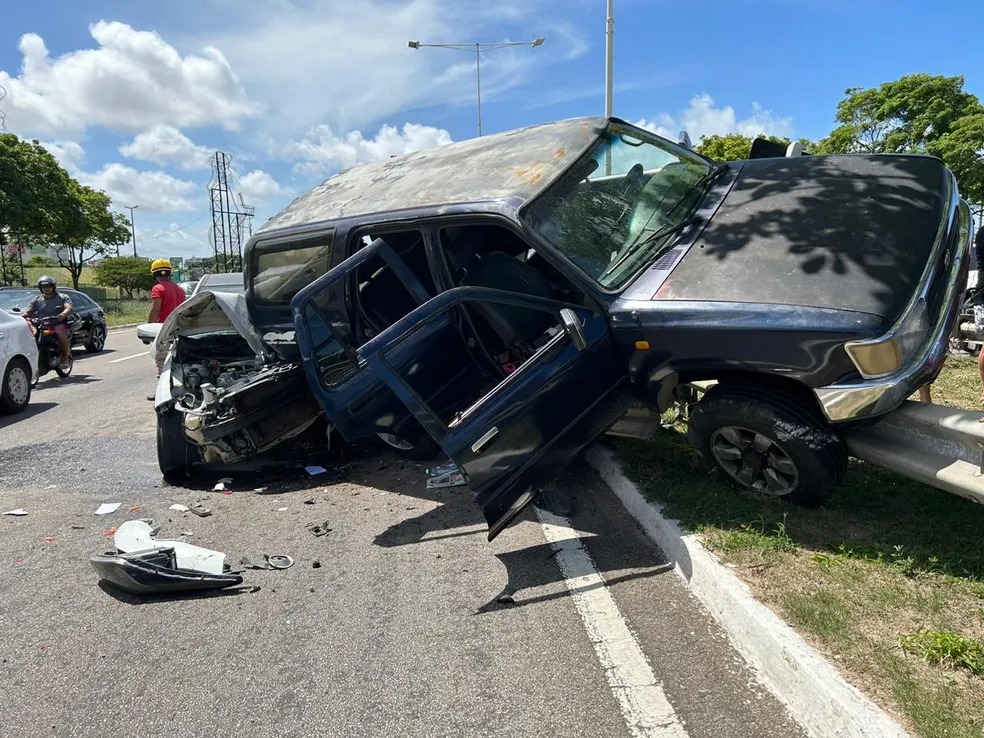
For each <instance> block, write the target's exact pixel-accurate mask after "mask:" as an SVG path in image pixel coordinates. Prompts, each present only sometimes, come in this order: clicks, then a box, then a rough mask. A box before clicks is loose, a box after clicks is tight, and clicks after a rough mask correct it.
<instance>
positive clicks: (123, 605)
mask: <svg viewBox="0 0 984 738" xmlns="http://www.w3.org/2000/svg"><path fill="white" fill-rule="evenodd" d="M142 348H143V347H142V344H140V343H139V342H138V341H137V340H136V338H135V335H134V333H133V331H132V330H129V331H121V332H114V333H112V334H111V336H110V340H109V342H108V350H107V351H106V352H104V353H102V354H99V355H94V356H92V355H85V354H84V353H82V354H79V355H78V356H79V359H78V361H77V362H76V367H75V375H74V376H73V377H72V378H70V379H68V380H59V379H57V378H56V377H54V376H51V377H50V378H49V377H45V378H44V379H43V380H42V382H41V384H40V386H39V387H38V388H37V390H36V392H35V394H34V396H33V398H32V401H31V405H30V407H29V410H28V411H27V412H26V413H24V414H22V415H19V416H15V417H3V418H0V508H2V510H0V511H6V510H10V509H14V508H24V509H26V510H28V511H29V515H27V516H26V517H11V516H0V684H2V685H3V687H2V689H0V734H2V735H3V736H4V737H8V736H10V737H19V736H38V735H46V736H48V735H50V736H59V737H61V736H105V735H115V736H120V737H121V738H124V737H129V736H141V737H142V738H146V737H148V736H182V737H186V736H203V737H204V736H208V737H209V738H214V737H216V736H237V738H238V737H241V738H246V737H248V736H264V737H266V736H290V737H294V736H296V737H298V738H300V737H301V736H345V737H346V738H348V737H355V736H373V737H380V736H428V737H432V736H537V737H539V736H598V737H599V738H601V737H604V738H613V737H617V736H677V737H679V736H692V737H693V738H710V737H712V736H721V737H724V738H727V737H732V736H734V737H735V738H738V737H745V736H753V735H754V736H761V737H763V738H768V737H773V736H775V737H786V736H800V735H802V733H801V731H800V730H799V729H798V728H797V727H796V726H795V724H794V723H792V721H791V720H790V719H789V718H788V716H787V715H786V714H785V711H784V710H783V709H782V707H781V706H780V705H779V704H777V703H776V701H775V700H774V699H773V698H772V697H771V696H770V695H769V694H767V693H765V692H764V691H763V689H762V688H761V687H759V686H758V684H757V683H756V681H755V679H754V675H752V674H751V673H749V671H748V669H747V668H746V667H745V666H744V665H743V664H742V662H741V661H740V659H739V658H738V657H737V656H736V655H735V653H734V652H733V651H732V649H731V648H730V646H729V645H728V643H727V641H726V639H725V638H724V636H723V634H722V633H721V631H720V630H719V629H718V628H717V627H716V626H715V624H714V623H713V621H712V620H711V619H710V617H709V616H708V615H707V614H706V613H705V612H703V611H702V610H701V609H700V607H699V605H698V604H697V603H696V602H695V601H694V600H693V599H692V598H691V596H690V595H689V593H688V592H687V590H686V588H685V587H684V586H683V584H682V583H681V582H680V581H679V579H678V577H676V576H675V575H674V574H673V573H672V572H671V571H669V570H668V568H667V566H666V565H665V561H664V558H663V556H662V554H661V553H660V552H659V551H658V550H656V549H655V548H654V547H653V546H652V544H651V542H650V541H649V539H648V538H646V537H645V536H644V535H643V534H642V533H641V531H639V530H638V528H637V526H636V524H635V523H634V522H633V521H632V520H631V518H629V517H628V516H627V514H626V513H625V512H624V511H623V510H622V509H621V507H620V505H619V503H618V501H617V500H616V499H615V498H614V496H613V495H612V494H611V493H610V492H609V491H608V490H607V488H606V487H604V485H603V484H602V483H601V482H600V481H599V480H598V478H597V477H596V476H594V474H593V472H592V471H591V470H590V469H589V468H588V467H587V466H586V465H584V464H578V465H576V466H575V467H574V468H572V469H570V470H569V471H568V472H566V473H565V474H564V475H563V477H562V478H560V479H558V480H557V485H556V491H557V492H558V493H563V494H559V495H558V499H561V500H570V510H569V511H567V510H564V509H562V508H563V507H564V504H559V505H558V504H553V505H551V507H552V508H553V512H550V511H542V510H540V511H538V510H535V509H531V510H530V511H529V512H527V514H525V515H524V516H523V518H522V519H521V521H520V522H519V523H518V524H516V525H514V526H513V527H511V528H509V529H507V530H506V531H505V532H504V533H503V534H502V535H500V536H499V537H498V538H497V539H496V540H495V541H494V542H493V543H491V544H490V543H488V542H487V541H486V536H485V526H484V523H483V521H482V520H481V516H480V513H479V511H478V508H477V507H476V506H475V505H474V504H473V502H472V500H471V495H470V493H469V492H468V490H467V489H466V488H451V489H443V490H427V489H426V485H425V474H424V471H423V470H422V469H421V468H420V467H419V466H418V465H416V464H414V463H412V462H403V461H401V460H400V459H398V458H396V457H394V456H392V455H389V454H387V453H384V452H381V451H380V450H378V449H373V448H361V449H352V450H339V449H335V450H334V451H333V452H331V453H329V454H324V453H322V454H321V455H319V456H315V457H309V458H304V459H295V460H293V461H287V462H284V463H283V464H280V465H276V466H271V467H268V468H264V469H260V470H254V471H249V470H240V471H237V472H235V473H233V474H231V475H230V476H232V477H233V480H234V482H233V484H232V485H231V486H232V489H233V493H232V494H231V495H226V494H222V493H219V492H212V491H211V487H212V484H213V483H214V482H215V481H216V480H217V478H218V476H219V474H218V473H216V472H208V473H206V475H205V476H204V477H203V479H202V481H201V482H200V483H196V484H197V486H198V487H199V488H198V489H189V488H179V487H169V486H167V485H165V484H164V483H163V482H162V480H161V478H160V476H159V474H158V473H157V467H156V458H155V451H154V437H153V436H154V414H153V411H152V408H151V404H152V403H150V402H148V401H147V400H146V399H145V396H146V395H147V393H148V392H150V391H151V389H152V387H153V384H154V376H153V375H154V370H153V363H152V361H151V360H150V359H149V358H148V357H147V356H146V355H144V356H137V354H142V353H145V352H144V351H143V350H142ZM311 460H320V461H321V462H322V463H323V464H324V465H326V466H328V467H329V472H328V473H327V474H325V475H320V476H316V477H311V476H308V475H307V474H306V473H305V472H304V471H303V469H302V468H301V465H302V464H303V463H305V462H309V461H311ZM256 488H264V489H263V491H254V490H255V489H256ZM198 501H202V503H203V504H204V505H206V506H207V507H209V508H211V509H212V510H213V515H211V516H210V517H205V518H199V517H197V516H195V515H192V514H190V513H180V512H175V511H172V510H169V506H170V505H172V504H173V503H184V504H193V503H196V502H198ZM103 502H120V503H122V504H121V507H120V508H119V510H118V511H117V512H116V513H113V514H110V515H107V516H103V517H97V516H96V515H94V511H95V509H96V507H97V506H98V505H99V504H100V503H103ZM558 513H560V514H558ZM564 513H568V514H566V515H565V514H564ZM134 518H151V519H153V521H154V523H155V524H156V525H159V526H160V528H161V533H160V535H161V536H162V537H176V536H178V535H180V534H182V533H187V534H190V535H189V538H188V540H189V541H190V542H192V543H196V544H198V545H202V546H207V547H209V548H214V549H218V550H220V551H224V552H226V554H227V562H228V563H230V564H232V565H233V567H234V568H240V567H239V562H240V559H241V557H243V556H246V557H249V558H254V559H255V558H257V557H259V556H261V555H262V554H288V555H290V556H291V557H293V558H294V560H295V564H294V566H293V567H292V568H290V569H286V570H282V571H258V570H246V571H245V572H244V578H245V581H244V585H243V586H242V587H239V588H234V589H231V590H225V591H223V592H221V593H218V594H213V595H211V596H203V595H199V596H190V597H184V596H180V597H179V596H171V597H165V598H137V597H133V596H131V595H127V594H125V593H121V592H119V591H117V590H114V589H113V588H112V587H111V586H109V585H107V584H105V583H101V582H99V580H98V577H97V576H96V574H95V572H94V571H93V569H92V568H91V566H90V565H89V562H88V557H89V556H91V555H93V554H97V553H101V552H103V551H105V550H107V549H108V548H111V546H112V536H111V535H109V536H107V535H106V532H107V531H108V530H109V529H111V528H112V527H113V526H117V525H119V524H120V523H122V522H123V521H125V520H128V519H134ZM310 523H319V524H320V523H327V525H328V526H329V527H330V528H331V531H330V532H329V533H328V534H327V535H325V536H322V537H316V536H314V535H312V534H311V533H310V532H309V531H308V530H307V525H308V524H310ZM315 562H319V563H320V566H318V567H315V565H314V564H315Z"/></svg>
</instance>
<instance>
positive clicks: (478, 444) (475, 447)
mask: <svg viewBox="0 0 984 738" xmlns="http://www.w3.org/2000/svg"><path fill="white" fill-rule="evenodd" d="M497 435H499V429H498V428H489V430H487V431H485V433H484V434H483V435H482V437H481V438H479V439H478V440H477V441H475V443H473V444H472V445H471V450H472V453H473V454H477V453H479V452H481V450H482V449H483V448H485V446H486V445H488V442H489V441H491V440H492V439H493V438H495V437H496V436H497Z"/></svg>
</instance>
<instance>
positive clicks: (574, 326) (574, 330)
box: [560, 308, 588, 351]
mask: <svg viewBox="0 0 984 738" xmlns="http://www.w3.org/2000/svg"><path fill="white" fill-rule="evenodd" d="M560 321H561V323H563V324H564V330H565V331H567V335H568V336H570V337H571V343H573V344H574V346H575V347H576V348H577V350H578V351H585V350H586V349H587V348H588V339H587V338H586V337H585V335H584V328H583V327H582V326H581V320H580V318H578V317H577V313H575V312H574V311H573V310H571V309H570V308H562V309H561V311H560Z"/></svg>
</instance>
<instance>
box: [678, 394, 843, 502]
mask: <svg viewBox="0 0 984 738" xmlns="http://www.w3.org/2000/svg"><path fill="white" fill-rule="evenodd" d="M688 435H689V437H690V441H691V443H693V444H694V446H696V447H697V449H698V450H699V451H700V452H701V454H703V456H704V458H705V459H706V460H707V462H708V463H709V464H710V465H711V466H713V467H714V468H715V469H717V470H718V471H719V472H720V473H721V474H723V475H724V476H725V477H726V478H727V479H728V480H729V481H731V482H732V483H734V484H736V485H738V486H739V487H743V488H745V489H748V490H750V491H752V492H755V493H758V494H762V495H765V496H769V497H777V498H780V499H784V500H791V501H793V502H798V503H800V504H802V505H808V506H816V505H820V504H822V503H823V502H824V501H825V500H826V499H827V498H828V497H829V496H830V493H831V492H832V491H833V490H834V488H835V487H837V485H839V484H840V482H841V479H842V478H843V476H844V472H845V471H846V469H847V450H846V449H845V447H844V444H843V442H842V441H841V439H840V438H839V437H838V436H837V434H836V433H835V432H834V430H833V429H832V428H831V427H830V425H829V424H828V423H827V422H826V421H825V420H824V419H823V418H822V417H820V415H819V413H818V412H817V411H816V410H815V409H814V408H812V407H810V406H809V405H808V404H807V403H806V402H805V401H804V400H802V399H800V398H799V397H797V396H796V395H795V394H793V393H791V392H788V391H785V390H782V389H777V388H773V387H756V386H752V385H727V384H725V385H718V386H716V387H714V388H712V389H711V390H710V391H708V392H707V394H706V395H705V396H704V398H703V399H702V400H701V401H700V402H699V403H698V404H697V407H696V408H694V410H693V412H692V414H691V417H690V425H689V430H688Z"/></svg>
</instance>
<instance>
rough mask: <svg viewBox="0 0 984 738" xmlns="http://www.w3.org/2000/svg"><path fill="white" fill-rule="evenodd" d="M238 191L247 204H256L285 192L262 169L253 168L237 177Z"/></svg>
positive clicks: (285, 192) (280, 195)
mask: <svg viewBox="0 0 984 738" xmlns="http://www.w3.org/2000/svg"><path fill="white" fill-rule="evenodd" d="M239 191H240V192H242V194H243V198H244V199H245V201H246V204H247V205H256V203H263V202H267V201H269V200H272V199H274V198H277V197H282V196H284V195H286V194H287V191H286V190H285V189H284V188H283V187H281V186H280V184H279V183H278V182H277V180H275V179H274V178H273V177H271V176H270V175H269V174H267V173H266V172H264V171H263V170H262V169H254V170H253V171H252V172H249V173H248V174H244V175H243V176H241V177H239Z"/></svg>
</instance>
